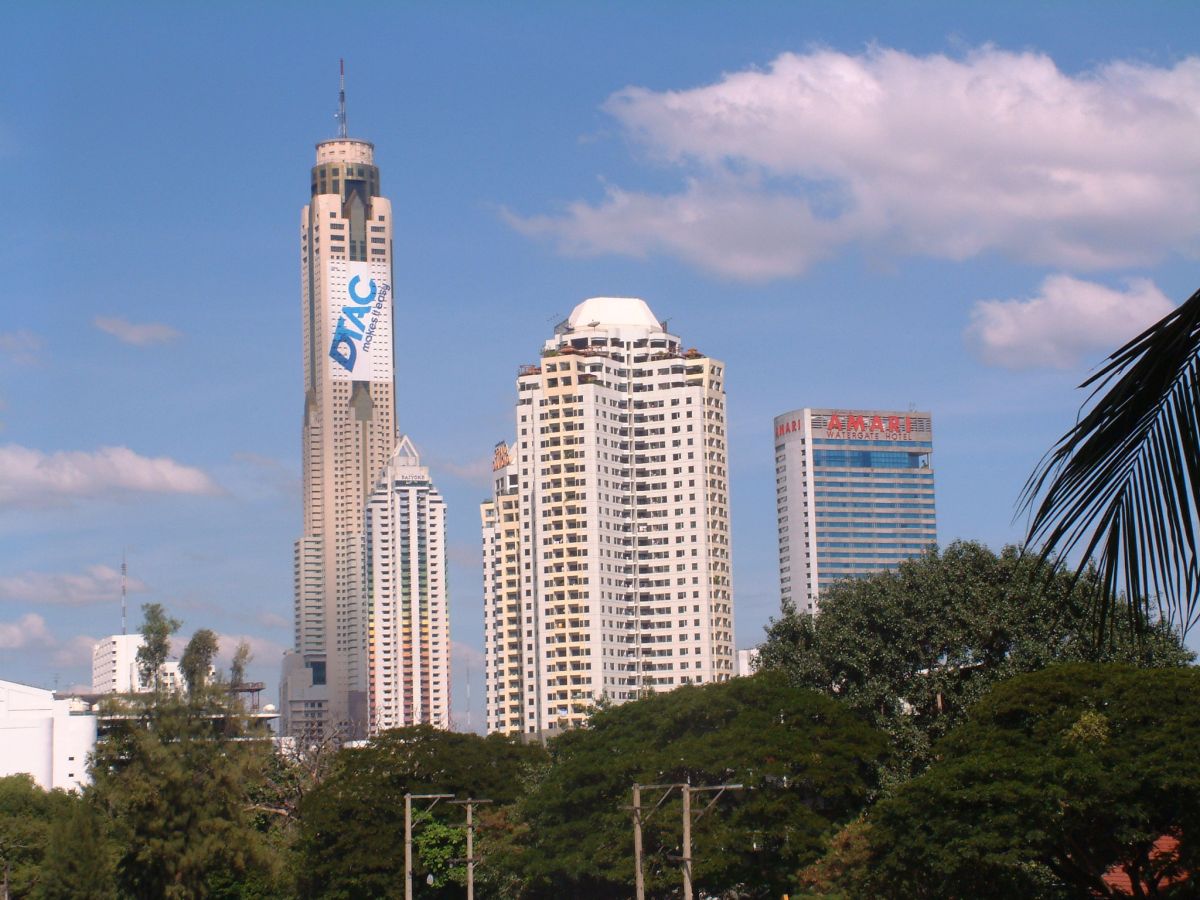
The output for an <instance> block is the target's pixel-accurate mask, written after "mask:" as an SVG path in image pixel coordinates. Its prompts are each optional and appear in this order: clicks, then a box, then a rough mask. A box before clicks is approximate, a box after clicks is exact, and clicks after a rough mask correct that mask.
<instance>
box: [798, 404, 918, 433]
mask: <svg viewBox="0 0 1200 900" xmlns="http://www.w3.org/2000/svg"><path fill="white" fill-rule="evenodd" d="M811 415H812V436H813V437H814V438H827V439H830V440H841V441H930V440H932V439H933V433H932V432H933V426H932V423H931V422H930V418H929V413H918V412H885V411H877V410H862V411H859V410H840V409H820V410H816V409H814V410H812V412H811ZM803 431H804V419H803V414H802V413H799V412H798V413H793V414H789V415H788V416H786V417H780V418H777V419H776V420H775V437H776V439H779V438H782V437H783V436H784V435H788V434H792V433H803Z"/></svg>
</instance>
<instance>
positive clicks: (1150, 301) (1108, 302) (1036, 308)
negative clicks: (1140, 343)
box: [966, 275, 1173, 369]
mask: <svg viewBox="0 0 1200 900" xmlns="http://www.w3.org/2000/svg"><path fill="white" fill-rule="evenodd" d="M1172 308H1173V304H1172V303H1171V301H1170V300H1168V299H1167V298H1166V297H1165V296H1164V295H1163V293H1162V291H1160V290H1159V289H1158V288H1157V287H1156V286H1155V285H1154V283H1153V282H1152V281H1150V280H1148V279H1144V278H1138V279H1131V280H1130V281H1128V282H1127V283H1126V286H1125V290H1123V291H1121V290H1114V289H1113V288H1109V287H1105V286H1104V285H1102V284H1096V283H1095V282H1092V281H1084V280H1082V279H1079V278H1072V277H1070V276H1068V275H1053V276H1051V277H1049V278H1047V279H1046V280H1045V281H1043V282H1042V285H1041V287H1040V288H1039V290H1038V293H1037V294H1036V295H1035V296H1033V297H1029V298H1025V299H1016V300H981V301H979V302H978V303H976V304H975V306H974V308H973V310H972V312H971V324H970V325H969V326H968V327H967V331H966V339H967V342H968V344H969V345H970V346H971V347H972V349H973V350H974V351H975V353H976V354H977V355H978V356H979V357H980V359H982V360H983V361H984V362H986V363H988V364H989V365H993V366H1004V367H1005V368H1009V369H1028V368H1035V367H1052V368H1060V369H1061V368H1070V367H1073V366H1076V365H1078V364H1079V363H1080V362H1081V361H1082V360H1085V359H1087V358H1089V357H1092V356H1094V355H1098V354H1103V353H1108V352H1111V351H1113V350H1115V349H1116V348H1117V347H1119V346H1120V345H1121V344H1124V343H1125V342H1126V341H1128V340H1129V339H1130V338H1133V337H1135V336H1136V335H1137V334H1139V333H1140V332H1142V331H1143V330H1144V329H1146V328H1147V327H1148V326H1150V325H1152V324H1153V323H1154V322H1156V321H1158V320H1159V319H1161V318H1162V317H1163V316H1165V315H1166V314H1167V313H1169V312H1170V311H1171V309H1172Z"/></svg>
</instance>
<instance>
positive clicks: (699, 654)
mask: <svg viewBox="0 0 1200 900" xmlns="http://www.w3.org/2000/svg"><path fill="white" fill-rule="evenodd" d="M724 382H725V366H724V364H723V363H722V362H721V361H720V360H717V359H713V358H711V357H709V356H707V355H705V354H704V353H701V352H700V351H698V350H695V349H691V350H686V349H684V346H683V344H682V342H681V340H680V338H679V337H678V336H676V335H674V334H671V333H670V332H668V330H667V328H666V326H665V324H663V323H661V322H659V320H658V319H657V318H656V317H655V315H654V314H653V313H652V312H651V310H650V308H649V307H648V306H647V305H646V303H645V302H643V301H642V300H639V299H636V298H631V297H597V298H592V299H590V300H586V301H584V302H583V303H580V304H579V305H578V306H576V307H575V309H574V311H573V312H572V313H571V315H570V317H569V318H568V319H567V320H566V321H564V322H562V323H561V324H560V325H559V326H558V327H557V328H555V330H554V334H553V336H552V337H551V338H550V339H549V340H547V341H546V342H545V344H544V346H543V347H542V350H541V358H540V360H539V362H537V363H535V364H532V365H526V366H522V367H521V368H520V370H519V372H518V377H517V405H516V423H515V424H516V440H515V442H514V443H513V444H512V445H511V446H509V445H508V444H506V443H502V444H500V445H498V446H497V448H496V455H495V462H494V473H493V474H494V481H493V496H492V498H491V499H490V500H488V501H486V502H485V503H483V504H482V505H481V518H482V533H483V565H484V615H485V622H484V628H485V634H484V640H485V656H486V679H487V683H486V705H487V728H488V731H489V732H493V731H499V732H505V733H525V734H539V735H541V734H553V733H556V732H558V731H561V730H563V729H567V728H573V727H577V726H579V725H581V724H583V723H584V722H586V720H587V717H588V715H589V713H590V711H591V710H592V708H593V706H594V705H595V704H596V703H597V702H598V701H600V700H601V698H607V699H608V700H609V701H611V702H614V703H621V702H624V701H627V700H631V699H635V698H636V697H638V696H639V695H640V694H642V693H644V692H647V691H664V690H671V689H672V688H676V687H678V686H680V685H683V684H708V683H711V682H714V681H724V680H727V679H728V678H730V677H731V676H732V675H733V674H734V653H733V615H732V602H733V601H732V588H731V573H730V546H729V506H728V471H727V458H726V454H727V451H726V435H725V418H726V412H725V391H724Z"/></svg>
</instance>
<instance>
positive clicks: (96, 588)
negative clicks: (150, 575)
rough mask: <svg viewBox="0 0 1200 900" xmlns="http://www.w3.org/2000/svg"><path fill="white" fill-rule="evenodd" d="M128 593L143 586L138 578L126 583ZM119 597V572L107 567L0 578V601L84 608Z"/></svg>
mask: <svg viewBox="0 0 1200 900" xmlns="http://www.w3.org/2000/svg"><path fill="white" fill-rule="evenodd" d="M126 587H127V589H128V591H129V593H131V594H134V593H140V592H142V591H145V590H146V585H145V584H144V583H143V582H142V581H140V580H139V579H137V578H133V577H130V578H128V579H127V581H126ZM120 597H121V573H120V572H118V571H117V570H116V569H113V568H111V567H110V566H89V567H88V568H87V569H85V570H84V571H83V572H57V573H50V572H25V573H23V574H21V575H9V576H6V577H2V578H0V600H9V601H16V602H18V603H28V604H47V605H53V606H87V605H90V604H96V603H114V604H115V603H116V602H117V601H118V600H119V599H120Z"/></svg>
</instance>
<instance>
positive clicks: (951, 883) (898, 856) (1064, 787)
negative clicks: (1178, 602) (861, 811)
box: [859, 664, 1200, 900]
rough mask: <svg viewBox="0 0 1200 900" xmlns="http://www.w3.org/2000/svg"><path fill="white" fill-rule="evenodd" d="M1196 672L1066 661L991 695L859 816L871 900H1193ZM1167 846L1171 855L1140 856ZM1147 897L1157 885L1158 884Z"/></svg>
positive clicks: (1197, 828) (1198, 736)
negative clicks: (865, 818) (1171, 844)
mask: <svg viewBox="0 0 1200 900" xmlns="http://www.w3.org/2000/svg"><path fill="white" fill-rule="evenodd" d="M1197 747H1200V670H1197V669H1195V668H1192V667H1189V668H1180V669H1158V670H1138V669H1133V668H1130V667H1127V666H1122V665H1114V664H1108V665H1090V664H1072V665H1065V666H1056V667H1053V668H1050V669H1045V670H1043V671H1040V672H1036V673H1032V674H1028V675H1022V676H1020V677H1018V678H1014V679H1012V680H1011V681H1008V682H1005V683H1004V684H1002V685H999V686H997V687H996V689H995V690H994V691H993V692H992V693H991V694H990V695H989V696H988V697H986V698H985V699H984V700H983V701H982V702H981V703H980V704H979V705H978V706H976V707H974V708H973V709H972V710H971V715H970V718H969V720H968V721H967V723H966V724H964V725H963V726H961V727H960V728H958V729H956V730H954V731H953V732H951V733H950V734H949V735H948V736H947V737H946V739H945V740H944V741H942V742H941V743H940V744H939V745H938V755H939V757H940V759H939V761H938V762H937V763H936V764H934V765H933V766H932V767H930V769H929V770H928V771H927V772H926V773H925V774H924V775H922V776H921V777H919V778H917V779H914V780H913V781H911V782H909V783H908V784H906V785H904V786H902V787H901V788H900V789H899V790H898V791H897V792H896V794H895V795H894V796H893V797H890V798H888V799H886V800H883V801H881V802H880V803H879V804H878V805H877V806H876V807H875V809H874V810H873V811H872V813H871V815H870V822H871V830H870V833H869V834H870V842H871V844H872V847H873V853H872V859H871V864H870V866H869V871H870V873H871V875H870V878H869V880H868V884H867V885H866V886H865V887H864V886H862V885H860V886H859V887H860V889H861V890H862V891H863V893H866V894H869V895H872V896H883V897H904V898H943V897H944V898H952V897H976V898H981V900H985V898H1008V897H1030V898H1039V897H1047V898H1049V897H1090V896H1114V894H1112V893H1111V892H1110V891H1108V890H1107V889H1106V888H1105V886H1104V885H1103V883H1102V882H1101V880H1100V879H1101V876H1102V875H1103V874H1104V873H1105V872H1106V871H1107V870H1109V869H1110V868H1111V867H1114V866H1117V867H1120V868H1122V869H1124V871H1125V872H1126V873H1127V874H1128V875H1129V877H1130V878H1131V879H1132V881H1133V883H1134V884H1135V885H1137V886H1138V891H1140V892H1136V893H1135V896H1185V895H1186V896H1195V889H1196V882H1195V881H1194V880H1193V881H1190V882H1188V883H1187V884H1184V885H1177V886H1176V887H1175V888H1174V890H1175V892H1176V893H1174V894H1172V893H1171V891H1170V889H1169V888H1167V887H1166V884H1167V882H1168V881H1170V880H1171V879H1172V878H1179V877H1182V875H1183V873H1188V872H1191V873H1195V872H1197V871H1198V870H1200V773H1197V770H1196V764H1195V762H1196V761H1195V755H1196V748H1197ZM1163 835H1172V836H1174V837H1176V838H1178V840H1179V841H1180V844H1179V848H1178V852H1177V853H1176V854H1173V855H1172V854H1169V855H1167V856H1165V857H1160V858H1156V857H1155V855H1154V854H1153V852H1152V848H1153V846H1154V843H1155V841H1156V840H1157V839H1158V838H1160V837H1161V836H1163ZM1160 885H1161V887H1160Z"/></svg>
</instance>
